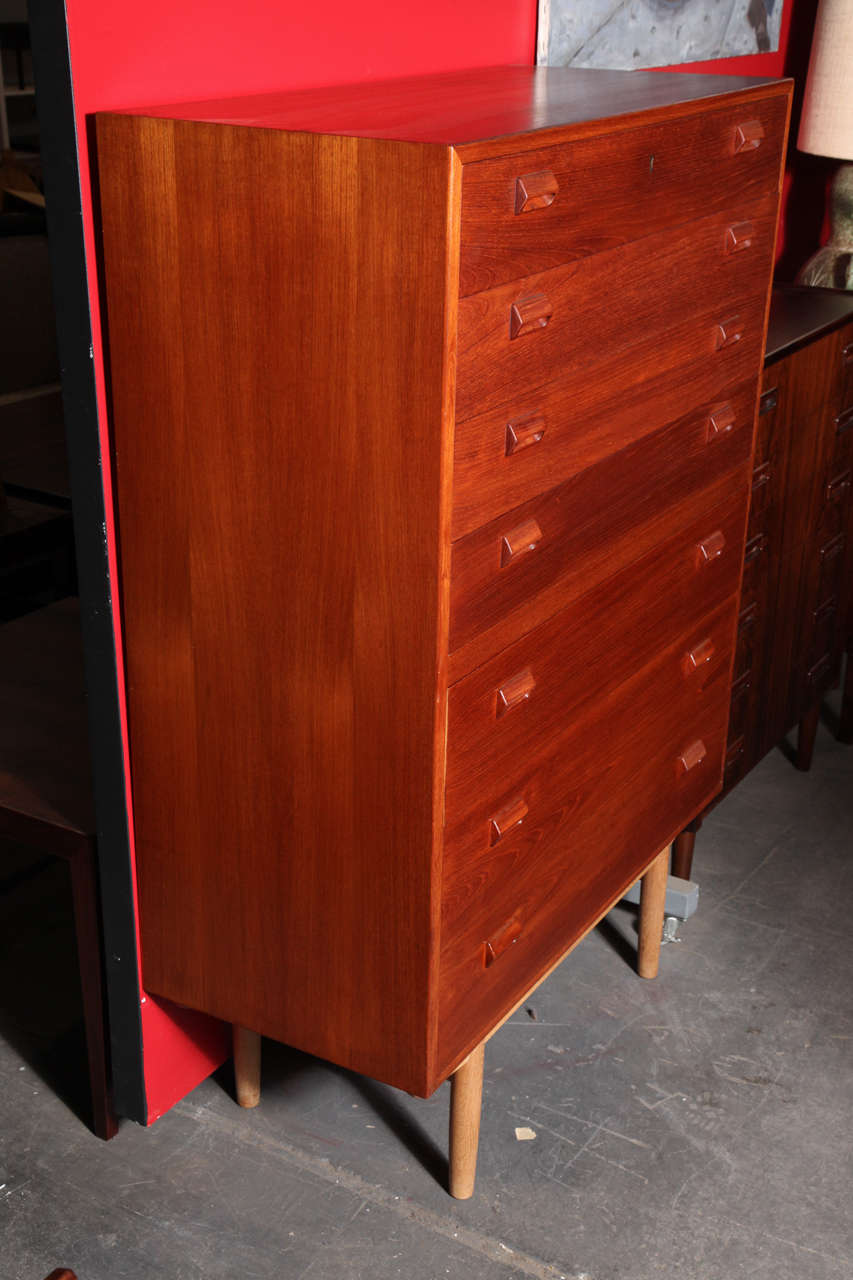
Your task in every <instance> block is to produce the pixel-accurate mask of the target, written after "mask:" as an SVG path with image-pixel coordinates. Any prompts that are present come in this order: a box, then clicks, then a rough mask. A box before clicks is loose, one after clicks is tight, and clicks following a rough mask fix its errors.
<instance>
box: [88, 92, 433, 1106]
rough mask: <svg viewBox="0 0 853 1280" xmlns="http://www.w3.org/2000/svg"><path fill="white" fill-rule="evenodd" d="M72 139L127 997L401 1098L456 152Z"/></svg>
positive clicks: (195, 133)
mask: <svg viewBox="0 0 853 1280" xmlns="http://www.w3.org/2000/svg"><path fill="white" fill-rule="evenodd" d="M98 141H99V160H100V168H101V173H102V174H103V187H102V204H103V220H104V239H105V258H106V278H107V287H108V307H109V341H110V357H111V363H112V367H113V370H114V397H113V398H114V434H115V452H116V459H117V476H118V479H117V496H118V509H119V526H120V536H121V555H122V594H123V605H124V617H125V634H126V643H127V654H128V664H129V670H130V692H129V704H130V705H129V715H130V733H131V753H132V771H133V788H134V805H135V816H136V839H137V856H138V861H139V877H140V881H139V883H140V917H141V928H142V940H143V966H144V981H145V984H146V986H147V987H148V989H150V990H151V991H153V992H156V993H158V994H161V995H164V996H167V997H169V998H171V999H173V1000H177V1001H179V1002H181V1003H184V1004H187V1005H190V1006H192V1007H194V1008H198V1009H202V1010H205V1011H207V1012H210V1013H213V1014H215V1015H217V1016H219V1017H222V1018H225V1019H228V1020H239V1021H241V1022H242V1023H244V1024H245V1025H248V1026H249V1027H251V1028H252V1029H255V1030H259V1031H261V1032H264V1033H266V1034H269V1035H271V1036H274V1037H275V1038H277V1039H279V1040H283V1041H286V1042H287V1043H289V1044H292V1045H295V1046H298V1047H300V1048H303V1049H305V1050H308V1051H310V1052H313V1053H317V1054H319V1055H321V1056H323V1057H325V1058H328V1059H330V1060H332V1061H335V1062H339V1063H341V1064H343V1065H345V1066H348V1067H352V1068H355V1069H357V1070H359V1071H363V1072H365V1073H368V1074H370V1075H372V1076H374V1077H377V1078H379V1079H383V1080H387V1081H390V1082H392V1083H394V1084H397V1085H399V1086H401V1087H404V1088H407V1089H409V1090H411V1091H413V1092H423V1091H424V1089H425V1084H426V1079H427V1075H428V1069H429V1064H428V1061H427V1032H428V1024H429V998H430V993H429V973H430V966H431V965H432V964H434V962H435V957H434V955H433V946H434V942H433V938H432V936H431V934H432V931H431V927H430V923H431V919H433V918H434V910H435V904H434V903H433V900H432V896H431V895H432V876H433V863H434V859H435V857H436V852H435V851H436V848H437V846H436V837H435V833H434V831H433V820H434V813H435V812H436V808H437V806H436V789H437V788H438V789H440V788H441V787H442V785H443V777H440V776H434V775H436V774H437V773H438V772H440V765H441V758H442V753H441V750H440V749H437V747H436V738H437V735H438V737H439V738H440V739H443V724H442V723H441V721H440V719H439V716H440V712H439V711H438V710H437V708H440V707H442V705H443V703H444V698H443V697H438V698H436V690H439V691H440V690H441V687H442V679H443V670H442V669H441V666H440V663H439V660H438V655H439V653H440V652H441V651H442V649H443V647H444V645H445V644H446V637H444V636H442V635H440V634H439V631H440V627H441V626H442V624H443V623H442V620H444V625H446V603H445V602H443V600H442V596H443V594H444V593H445V592H446V581H447V564H446V555H447V552H446V550H445V544H446V542H447V523H448V519H449V517H448V514H447V510H448V507H447V504H448V501H449V466H450V458H449V450H450V447H451V443H450V432H449V431H443V430H442V422H443V419H444V418H447V417H449V415H451V414H452V404H451V403H450V395H449V392H448V385H447V382H446V371H447V365H448V360H449V351H448V348H449V346H450V339H449V337H448V334H449V333H450V332H451V330H452V326H451V325H450V322H449V321H448V320H447V318H446V314H445V290H446V284H447V277H448V274H452V258H453V253H454V252H455V250H454V248H453V246H452V245H451V244H450V243H449V241H450V240H451V239H452V236H451V235H449V229H448V219H449V210H450V204H451V201H450V194H449V184H450V180H451V171H452V165H453V157H452V155H451V153H449V152H448V151H447V150H444V149H441V148H438V147H436V148H427V147H413V146H407V145H405V144H387V143H386V144H380V145H377V144H375V143H373V142H370V141H365V140H357V139H344V138H327V137H319V136H313V135H288V134H280V133H272V132H267V131H262V130H255V129H247V128H228V127H218V126H212V125H194V124H189V123H181V122H178V123H173V122H162V121H154V120H143V119H138V118H133V117H129V116H112V117H101V118H100V119H99V122H98ZM141 193H144V194H141ZM223 303H225V305H223ZM451 304H452V299H451ZM152 695H156V697H155V696H152ZM193 743H195V744H196V752H195V753H193V750H192V744H193Z"/></svg>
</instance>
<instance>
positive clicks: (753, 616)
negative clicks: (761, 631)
mask: <svg viewBox="0 0 853 1280" xmlns="http://www.w3.org/2000/svg"><path fill="white" fill-rule="evenodd" d="M757 621H758V605H757V604H756V603H755V602H754V601H753V603H752V604H748V605H747V606H746V608H745V609H744V610H743V612H742V613H741V614H740V616H739V618H738V620H737V630H738V635H742V634H743V632H744V631H748V630H749V628H750V627H754V626H755V624H756V622H757Z"/></svg>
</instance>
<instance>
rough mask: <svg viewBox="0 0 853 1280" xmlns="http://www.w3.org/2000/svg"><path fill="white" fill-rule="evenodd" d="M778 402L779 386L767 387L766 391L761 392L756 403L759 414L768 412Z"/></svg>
mask: <svg viewBox="0 0 853 1280" xmlns="http://www.w3.org/2000/svg"><path fill="white" fill-rule="evenodd" d="M778 403H779V388H778V387H768V388H767V390H766V391H764V392H762V395H761V399H760V401H759V403H758V412H759V414H762V413H770V411H771V409H775V408H776V406H777V404H778Z"/></svg>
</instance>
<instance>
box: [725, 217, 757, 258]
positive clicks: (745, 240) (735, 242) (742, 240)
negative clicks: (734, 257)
mask: <svg viewBox="0 0 853 1280" xmlns="http://www.w3.org/2000/svg"><path fill="white" fill-rule="evenodd" d="M754 235H755V227H754V226H753V225H752V223H751V222H735V223H733V224H732V226H730V227H729V228H728V229H727V231H726V253H741V252H742V251H743V250H744V249H748V248H749V247H750V245H751V244H752V240H753V237H754Z"/></svg>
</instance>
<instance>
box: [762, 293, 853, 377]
mask: <svg viewBox="0 0 853 1280" xmlns="http://www.w3.org/2000/svg"><path fill="white" fill-rule="evenodd" d="M851 320H853V293H847V292H844V291H843V290H840V289H820V288H817V287H815V286H808V285H793V284H787V285H776V286H775V287H774V289H773V298H772V301H771V304H770V321H769V324H768V326H767V346H766V349H765V356H764V359H765V363H766V364H772V363H773V362H774V361H776V360H781V359H782V358H783V357H784V356H789V355H791V354H792V353H793V352H794V351H797V350H798V349H799V348H800V347H803V346H805V345H806V344H807V343H809V342H814V341H816V340H817V339H818V338H821V337H823V335H824V334H827V333H831V332H832V331H833V330H834V329H838V328H840V327H841V325H843V324H847V323H849V322H850V321H851Z"/></svg>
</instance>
